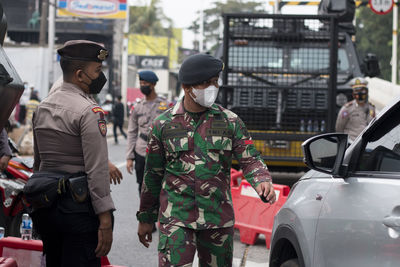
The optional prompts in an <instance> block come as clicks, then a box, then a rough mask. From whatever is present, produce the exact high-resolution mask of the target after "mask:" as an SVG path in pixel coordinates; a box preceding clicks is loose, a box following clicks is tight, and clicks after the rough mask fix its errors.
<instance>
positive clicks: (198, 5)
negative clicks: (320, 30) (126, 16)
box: [128, 0, 316, 48]
mask: <svg viewBox="0 0 400 267" xmlns="http://www.w3.org/2000/svg"><path fill="white" fill-rule="evenodd" d="M215 1H216V0H161V7H162V9H163V11H164V13H165V15H166V16H167V17H169V18H172V20H173V21H174V26H175V27H176V28H187V27H189V26H190V25H191V23H192V21H193V20H194V19H196V18H197V14H196V12H198V11H199V10H201V9H202V8H203V9H207V8H210V7H212V3H213V2H215ZM253 1H256V2H262V3H265V5H266V6H265V9H266V10H267V11H269V12H272V10H273V9H272V6H270V5H269V2H270V1H271V0H253ZM128 2H129V4H130V5H145V4H148V3H149V2H150V0H128ZM282 11H283V13H287V14H289V13H290V14H296V13H301V14H304V12H306V13H308V14H312V13H314V14H315V11H316V7H309V8H307V7H304V6H303V7H289V6H288V7H285V8H284V9H283V10H282ZM193 40H194V35H193V33H192V32H191V31H188V30H184V31H183V47H185V48H192V44H193Z"/></svg>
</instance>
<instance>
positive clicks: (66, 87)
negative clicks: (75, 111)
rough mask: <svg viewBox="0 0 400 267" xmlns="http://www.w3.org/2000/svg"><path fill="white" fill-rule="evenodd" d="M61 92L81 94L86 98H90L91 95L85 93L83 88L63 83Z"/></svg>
mask: <svg viewBox="0 0 400 267" xmlns="http://www.w3.org/2000/svg"><path fill="white" fill-rule="evenodd" d="M60 91H68V92H72V93H74V94H79V95H82V96H85V97H90V95H89V94H87V93H85V92H84V91H83V90H82V89H81V88H79V87H78V86H77V85H75V84H73V83H68V82H63V83H62V84H61V87H60Z"/></svg>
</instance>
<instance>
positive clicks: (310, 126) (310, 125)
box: [307, 120, 312, 132]
mask: <svg viewBox="0 0 400 267" xmlns="http://www.w3.org/2000/svg"><path fill="white" fill-rule="evenodd" d="M307 132H312V120H308V122H307Z"/></svg>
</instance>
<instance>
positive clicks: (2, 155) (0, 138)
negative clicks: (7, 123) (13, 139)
mask: <svg viewBox="0 0 400 267" xmlns="http://www.w3.org/2000/svg"><path fill="white" fill-rule="evenodd" d="M11 157H12V151H11V149H10V146H9V145H8V136H7V132H6V130H5V129H3V130H1V132H0V172H2V171H4V170H5V169H7V166H8V162H9V161H10V159H11Z"/></svg>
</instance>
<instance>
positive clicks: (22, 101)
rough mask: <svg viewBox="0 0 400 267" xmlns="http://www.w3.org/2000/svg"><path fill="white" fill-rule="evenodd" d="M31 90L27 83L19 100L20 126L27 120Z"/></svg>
mask: <svg viewBox="0 0 400 267" xmlns="http://www.w3.org/2000/svg"><path fill="white" fill-rule="evenodd" d="M30 95H31V89H30V87H29V85H28V83H27V82H24V92H23V93H22V95H21V97H20V99H19V111H18V121H19V123H20V124H25V118H26V104H27V103H28V101H29V98H30Z"/></svg>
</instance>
